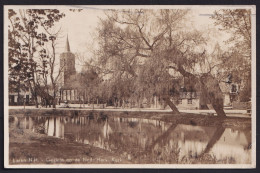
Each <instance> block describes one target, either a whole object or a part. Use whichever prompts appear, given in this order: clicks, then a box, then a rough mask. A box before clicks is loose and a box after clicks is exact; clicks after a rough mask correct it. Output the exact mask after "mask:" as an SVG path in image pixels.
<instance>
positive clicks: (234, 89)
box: [231, 84, 238, 93]
mask: <svg viewBox="0 0 260 173" xmlns="http://www.w3.org/2000/svg"><path fill="white" fill-rule="evenodd" d="M237 91H238V89H237V85H235V84H232V85H231V93H237Z"/></svg>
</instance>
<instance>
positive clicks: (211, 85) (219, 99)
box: [178, 66, 226, 117]
mask: <svg viewBox="0 0 260 173" xmlns="http://www.w3.org/2000/svg"><path fill="white" fill-rule="evenodd" d="M178 71H179V72H180V73H181V74H182V75H183V76H184V77H186V78H188V79H189V83H188V85H189V86H191V87H193V88H195V89H196V91H200V92H201V95H202V96H201V98H203V99H204V101H205V102H206V103H208V104H212V106H213V108H214V109H215V111H216V113H217V115H218V116H219V117H226V113H225V112H224V110H223V95H222V91H221V89H220V86H219V82H218V81H217V79H215V78H214V77H213V76H212V75H211V74H210V73H205V74H203V75H202V76H201V77H197V76H195V75H194V74H192V73H189V72H187V71H185V70H184V68H183V67H182V66H179V67H178ZM185 84H186V83H185Z"/></svg>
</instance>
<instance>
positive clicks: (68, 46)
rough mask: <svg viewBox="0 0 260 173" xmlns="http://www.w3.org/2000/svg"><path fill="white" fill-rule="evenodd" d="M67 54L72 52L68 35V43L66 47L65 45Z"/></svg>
mask: <svg viewBox="0 0 260 173" xmlns="http://www.w3.org/2000/svg"><path fill="white" fill-rule="evenodd" d="M65 52H70V44H69V37H68V34H67V41H66V45H65Z"/></svg>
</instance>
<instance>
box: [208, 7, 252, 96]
mask: <svg viewBox="0 0 260 173" xmlns="http://www.w3.org/2000/svg"><path fill="white" fill-rule="evenodd" d="M211 18H212V19H214V20H215V25H217V26H220V30H223V31H225V32H227V33H228V34H230V38H229V39H228V40H226V45H227V46H228V47H229V49H228V51H226V52H225V54H226V56H223V58H222V61H223V62H224V63H223V65H222V67H221V68H222V69H223V72H224V74H226V76H227V74H231V75H232V80H233V81H232V82H235V83H238V84H239V85H240V86H241V92H240V100H241V101H249V99H250V98H251V50H252V49H251V10H249V9H235V10H231V9H223V10H218V11H215V13H214V15H213V16H212V17H211Z"/></svg>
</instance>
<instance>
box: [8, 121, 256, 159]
mask: <svg viewBox="0 0 260 173" xmlns="http://www.w3.org/2000/svg"><path fill="white" fill-rule="evenodd" d="M11 123H12V124H13V125H15V126H16V127H17V128H23V129H30V130H32V131H34V132H36V133H45V134H46V135H48V136H53V137H58V138H62V139H65V140H70V141H74V142H80V143H84V144H89V145H92V146H95V147H99V148H102V149H105V150H108V151H111V152H116V153H119V154H120V155H121V157H124V158H126V159H128V160H131V161H132V162H133V163H200V161H203V158H204V159H205V157H206V156H207V157H210V158H211V159H213V160H214V161H215V162H216V163H250V162H251V149H250V145H251V131H250V129H246V130H243V131H241V130H234V129H230V128H223V127H222V126H217V127H207V126H194V125H184V124H172V123H167V122H163V121H159V120H150V119H139V118H102V119H94V118H91V117H89V116H88V117H80V116H78V117H19V118H18V117H15V118H14V121H12V122H11Z"/></svg>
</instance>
